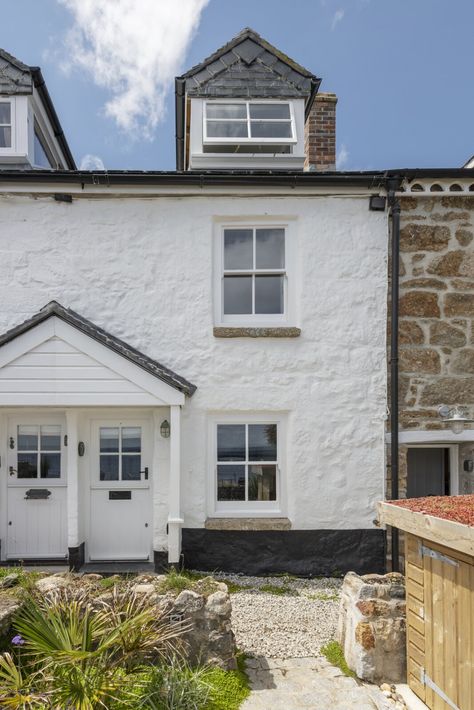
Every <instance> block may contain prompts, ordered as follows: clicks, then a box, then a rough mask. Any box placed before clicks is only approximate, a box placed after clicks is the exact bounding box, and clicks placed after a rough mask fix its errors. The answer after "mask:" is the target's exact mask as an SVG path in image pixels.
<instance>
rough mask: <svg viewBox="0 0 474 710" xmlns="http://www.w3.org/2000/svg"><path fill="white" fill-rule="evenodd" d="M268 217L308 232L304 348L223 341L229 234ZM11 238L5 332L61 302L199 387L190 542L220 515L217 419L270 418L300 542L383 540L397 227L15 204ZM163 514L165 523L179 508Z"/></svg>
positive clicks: (331, 200)
mask: <svg viewBox="0 0 474 710" xmlns="http://www.w3.org/2000/svg"><path fill="white" fill-rule="evenodd" d="M58 189H59V188H58ZM292 194H294V193H292ZM264 215H265V216H268V218H269V219H275V218H279V219H283V218H284V219H286V218H287V217H291V218H292V219H293V220H294V224H295V229H294V230H293V232H292V234H294V239H295V241H296V244H295V255H296V278H297V283H298V289H297V291H298V293H297V304H298V306H297V311H298V314H297V322H296V324H295V325H297V326H299V327H301V336H300V337H297V338H288V339H285V338H279V339H268V338H237V339H234V338H233V339H226V338H216V337H214V335H213V325H214V323H213V274H212V255H213V239H214V222H215V220H216V219H218V218H219V219H220V218H223V219H226V218H229V217H236V216H237V217H238V216H241V217H247V218H248V219H252V218H254V217H255V216H259V218H260V219H261V217H262V216H264ZM0 223H1V225H0V259H1V263H2V265H3V274H4V277H3V279H2V280H1V282H0V302H1V303H2V309H1V312H0V331H1V332H3V331H5V330H7V329H8V328H10V327H12V326H14V325H16V324H18V323H19V322H21V321H23V320H24V319H26V318H28V317H30V316H31V315H32V314H33V313H35V312H37V311H38V310H39V309H40V308H41V307H42V306H44V305H45V304H46V303H47V302H48V301H50V300H52V299H56V300H57V301H59V302H60V303H62V304H63V305H64V306H66V307H70V308H72V309H74V310H75V311H77V312H79V313H80V314H81V315H83V316H85V317H86V318H88V319H90V320H91V321H93V322H95V323H96V324H97V325H99V326H102V327H104V328H106V329H107V330H108V331H109V332H111V333H113V334H114V335H116V336H118V337H120V338H122V339H123V340H125V341H126V342H128V343H130V344H131V345H132V346H134V347H135V348H137V349H139V350H141V351H143V352H144V353H146V354H147V355H149V356H151V357H153V358H155V359H157V360H158V361H160V362H162V363H163V364H164V365H167V366H169V367H170V368H172V369H173V370H174V371H175V372H178V373H179V374H181V375H182V376H184V377H186V378H187V379H188V380H190V381H191V382H193V383H194V384H196V385H197V391H196V393H195V394H194V396H193V397H192V398H191V399H189V400H188V401H187V403H186V405H185V407H184V410H183V418H182V441H183V445H182V492H183V493H182V495H183V513H184V519H185V528H187V529H193V528H202V527H203V526H204V523H205V520H206V517H207V516H208V515H209V512H210V511H209V510H208V509H207V508H206V490H207V488H208V485H209V481H210V480H211V478H210V477H211V475H212V472H213V453H212V452H210V451H208V450H207V442H208V420H209V415H210V414H211V413H212V414H215V413H219V412H239V413H242V412H265V411H266V412H282V413H284V415H285V416H286V417H287V422H288V426H287V434H286V461H285V462H284V470H283V476H284V478H285V480H286V491H287V493H286V497H285V500H283V505H284V506H285V512H286V514H287V515H288V517H289V519H290V520H291V525H292V528H293V530H334V529H337V530H354V529H372V532H377V531H375V530H373V524H372V521H373V519H374V517H375V514H374V510H375V502H376V501H377V500H380V498H381V496H382V495H383V478H384V466H385V461H384V430H385V418H386V361H385V346H386V342H385V322H386V279H387V215H386V214H384V213H377V212H370V211H369V210H368V201H367V197H366V196H364V197H344V196H341V197H319V196H318V197H314V196H313V197H311V196H303V195H300V196H292V197H288V198H286V197H285V198H284V199H283V196H281V197H278V198H271V197H261V198H252V197H245V198H243V197H240V198H232V197H216V196H203V197H186V198H180V197H166V196H163V195H162V196H160V197H159V198H146V199H138V198H131V197H127V198H121V199H114V198H113V197H111V198H100V199H99V198H96V199H87V198H85V197H84V198H79V199H74V201H73V203H72V204H71V205H68V204H64V203H57V202H54V201H53V200H52V198H51V197H50V196H43V197H39V196H36V197H35V198H32V197H30V196H12V195H10V196H9V197H4V198H3V199H2V200H1V209H0ZM157 495H158V497H159V495H160V494H159V493H158V494H157ZM155 506H161V507H162V508H163V517H165V512H166V497H164V495H163V494H162V500H161V499H160V500H155ZM165 524H166V523H165V520H164V525H165ZM380 539H382V538H380Z"/></svg>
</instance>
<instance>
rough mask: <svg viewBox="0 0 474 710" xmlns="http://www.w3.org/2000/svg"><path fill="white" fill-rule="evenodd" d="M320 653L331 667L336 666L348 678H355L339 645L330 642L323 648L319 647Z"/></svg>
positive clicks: (335, 642)
mask: <svg viewBox="0 0 474 710" xmlns="http://www.w3.org/2000/svg"><path fill="white" fill-rule="evenodd" d="M321 653H322V654H323V656H326V658H327V659H328V661H329V663H332V665H333V666H337V667H338V668H340V670H341V671H342V672H343V673H344V675H347V676H349V677H350V678H355V677H356V674H355V673H354V671H351V669H350V668H349V666H348V665H347V663H346V659H345V658H344V651H343V650H342V646H341V644H340V643H338V642H337V641H330V642H329V643H327V644H326V645H325V646H322V647H321Z"/></svg>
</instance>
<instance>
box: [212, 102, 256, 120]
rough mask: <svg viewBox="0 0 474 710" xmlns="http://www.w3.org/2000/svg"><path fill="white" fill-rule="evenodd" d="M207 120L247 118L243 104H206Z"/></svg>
mask: <svg viewBox="0 0 474 710" xmlns="http://www.w3.org/2000/svg"><path fill="white" fill-rule="evenodd" d="M206 115H207V118H247V107H246V105H245V104H206Z"/></svg>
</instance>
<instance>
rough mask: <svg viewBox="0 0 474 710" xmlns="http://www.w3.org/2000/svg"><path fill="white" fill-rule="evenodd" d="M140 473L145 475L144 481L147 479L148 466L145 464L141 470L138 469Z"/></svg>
mask: <svg viewBox="0 0 474 710" xmlns="http://www.w3.org/2000/svg"><path fill="white" fill-rule="evenodd" d="M140 473H143V474H144V476H145V481H148V466H145V468H144V469H143V471H140Z"/></svg>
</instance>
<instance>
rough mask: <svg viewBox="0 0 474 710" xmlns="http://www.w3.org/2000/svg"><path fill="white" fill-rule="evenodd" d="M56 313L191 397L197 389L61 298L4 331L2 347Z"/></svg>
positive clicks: (1, 338)
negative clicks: (61, 300) (82, 314)
mask: <svg viewBox="0 0 474 710" xmlns="http://www.w3.org/2000/svg"><path fill="white" fill-rule="evenodd" d="M52 316H56V317H57V318H60V319H61V320H63V321H64V322H65V323H68V324H69V325H71V326H73V327H74V328H77V329H78V330H80V331H81V332H82V333H84V334H85V335H88V336H89V337H90V338H93V339H94V340H96V341H98V342H99V343H101V344H102V345H105V347H107V348H109V349H110V350H113V351H114V352H116V353H118V354H119V355H122V357H124V358H126V359H127V360H130V361H131V362H133V363H134V364H135V365H137V366H138V367H141V368H142V369H143V370H146V372H149V373H150V374H151V375H154V376H155V377H157V378H158V379H160V380H162V381H163V382H165V383H166V384H167V385H169V386H170V387H173V388H174V389H177V390H179V391H180V392H182V393H183V394H185V395H188V396H189V397H191V396H192V395H193V394H194V392H195V391H196V386H195V385H193V384H191V382H188V380H186V379H185V378H184V377H181V376H180V375H177V374H176V373H175V372H173V371H172V370H170V369H169V368H167V367H165V366H164V365H162V364H161V363H159V362H157V361H156V360H152V359H151V358H150V357H148V355H144V354H143V353H141V352H140V351H139V350H136V349H135V348H133V347H132V346H131V345H128V344H127V343H125V342H124V341H123V340H120V338H117V337H115V336H114V335H111V334H110V333H107V331H105V330H103V328H100V327H99V326H97V325H95V324H94V323H92V322H91V321H90V320H88V319H87V318H84V317H83V316H81V315H79V314H78V313H76V312H75V311H73V310H71V309H70V308H65V307H64V306H62V305H61V304H60V303H58V302H57V301H51V302H50V303H48V304H47V305H46V306H44V307H43V308H42V309H41V310H40V311H39V312H38V313H36V314H35V315H34V316H32V317H31V318H28V320H26V321H24V322H23V323H20V324H19V325H17V326H15V327H14V328H11V329H10V330H8V331H7V332H6V333H4V334H3V335H0V347H2V346H3V345H6V343H9V342H10V341H11V340H14V339H15V338H17V337H18V336H19V335H22V334H23V333H25V332H26V331H28V330H31V329H32V328H34V327H35V326H37V325H39V324H40V323H43V322H44V321H45V320H47V319H48V318H51V317H52Z"/></svg>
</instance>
